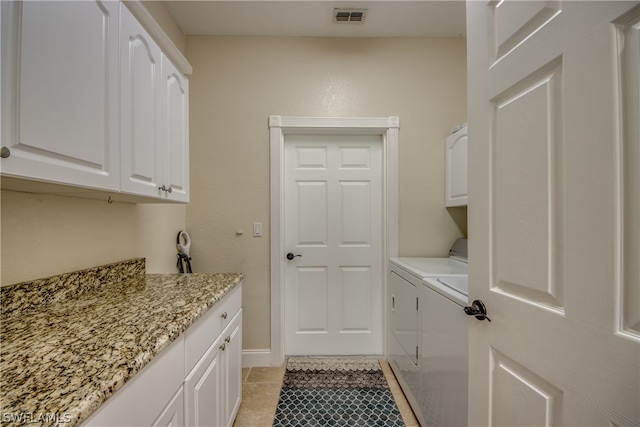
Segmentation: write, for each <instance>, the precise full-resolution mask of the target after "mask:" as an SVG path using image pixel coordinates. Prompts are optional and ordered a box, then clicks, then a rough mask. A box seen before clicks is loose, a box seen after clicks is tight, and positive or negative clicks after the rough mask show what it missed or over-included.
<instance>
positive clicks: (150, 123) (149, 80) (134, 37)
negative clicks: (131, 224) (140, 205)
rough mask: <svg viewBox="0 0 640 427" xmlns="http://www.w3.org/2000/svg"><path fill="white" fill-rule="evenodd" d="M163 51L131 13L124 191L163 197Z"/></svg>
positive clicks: (126, 35)
mask: <svg viewBox="0 0 640 427" xmlns="http://www.w3.org/2000/svg"><path fill="white" fill-rule="evenodd" d="M161 55H162V53H161V51H160V48H159V47H158V45H157V44H156V43H155V42H154V41H153V39H152V38H151V37H150V36H149V35H148V34H147V32H146V31H145V29H144V28H143V27H142V25H141V24H140V23H139V22H138V21H137V20H136V19H135V18H134V17H133V15H132V14H131V12H129V10H128V9H127V8H126V7H124V6H122V15H121V26H120V70H121V74H120V90H121V92H120V102H121V106H120V113H121V132H120V136H121V144H122V190H123V191H126V192H128V193H134V194H145V195H147V196H159V195H160V194H161V193H160V190H159V189H158V188H159V187H160V186H161V184H160V175H161V173H162V157H161V154H162V152H161V150H160V149H159V145H160V141H161V138H160V130H161V129H160V119H161V117H160V89H161V85H160V61H161Z"/></svg>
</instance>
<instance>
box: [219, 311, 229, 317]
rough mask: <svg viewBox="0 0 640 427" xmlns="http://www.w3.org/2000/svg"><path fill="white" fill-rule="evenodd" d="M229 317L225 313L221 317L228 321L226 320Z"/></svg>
mask: <svg viewBox="0 0 640 427" xmlns="http://www.w3.org/2000/svg"><path fill="white" fill-rule="evenodd" d="M227 316H228V315H227V312H226V311H225V312H224V313H222V315H221V316H220V317H222V318H223V319H226V318H227Z"/></svg>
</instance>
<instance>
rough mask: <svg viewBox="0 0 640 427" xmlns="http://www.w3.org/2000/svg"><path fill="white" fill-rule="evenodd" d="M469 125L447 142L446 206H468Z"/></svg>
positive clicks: (451, 136)
mask: <svg viewBox="0 0 640 427" xmlns="http://www.w3.org/2000/svg"><path fill="white" fill-rule="evenodd" d="M467 148H468V137H467V125H464V126H462V127H461V128H460V129H458V130H457V131H455V132H453V133H452V134H451V135H449V136H448V137H447V140H446V150H447V151H446V156H445V157H446V189H445V206H447V207H449V206H467V186H468V182H467Z"/></svg>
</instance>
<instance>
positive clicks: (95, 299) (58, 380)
mask: <svg viewBox="0 0 640 427" xmlns="http://www.w3.org/2000/svg"><path fill="white" fill-rule="evenodd" d="M243 277H244V276H243V275H242V274H241V273H229V274H199V273H195V274H185V275H180V274H160V275H145V274H144V260H143V259H136V260H129V261H126V262H123V263H116V264H112V265H109V266H102V267H96V268H94V269H88V270H83V271H81V272H75V273H70V274H66V275H61V276H56V277H54V278H48V279H43V280H38V281H34V282H28V283H23V284H17V285H12V286H8V287H3V288H2V289H1V296H2V304H1V311H2V318H1V325H0V326H1V328H0V329H1V330H0V372H1V380H0V423H2V425H24V424H27V423H29V424H33V425H65V426H74V425H77V424H79V423H80V422H81V421H82V420H84V419H86V418H87V417H88V416H89V415H90V414H91V413H92V412H93V411H95V410H96V409H97V408H98V407H99V406H100V405H101V404H102V403H103V402H104V401H105V400H106V399H107V398H108V397H109V396H111V395H112V394H113V393H114V392H116V391H117V390H119V389H120V388H121V387H122V386H123V385H124V384H125V382H127V381H128V380H129V379H131V378H132V377H133V376H134V375H135V374H136V373H137V372H138V371H140V369H142V368H143V367H144V366H145V365H146V364H147V363H149V361H150V360H152V359H153V357H154V356H156V355H157V354H158V353H159V352H160V351H162V350H163V349H164V348H165V347H167V346H168V345H169V344H170V343H171V342H172V341H173V340H175V339H176V338H177V337H178V336H179V335H180V334H181V333H182V332H184V331H185V330H186V329H187V328H188V327H189V326H190V325H191V324H193V323H194V322H195V321H196V320H197V319H198V318H200V317H201V316H202V315H203V314H204V313H205V312H206V311H207V310H209V309H210V308H211V307H212V306H213V305H214V304H215V303H216V302H217V301H219V300H220V299H222V297H223V296H224V295H226V294H227V293H228V292H229V291H230V290H231V289H233V287H234V286H235V285H236V284H238V283H239V282H240V281H241V280H242V279H243Z"/></svg>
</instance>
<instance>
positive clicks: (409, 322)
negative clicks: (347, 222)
mask: <svg viewBox="0 0 640 427" xmlns="http://www.w3.org/2000/svg"><path fill="white" fill-rule="evenodd" d="M449 255H450V256H449V258H392V259H390V260H389V281H388V292H389V295H388V301H389V316H388V319H389V323H388V325H389V327H388V339H387V343H388V344H387V357H388V360H389V364H390V365H391V367H392V369H393V371H394V373H395V375H396V377H397V378H398V380H399V382H400V385H401V386H402V388H403V391H404V393H405V395H406V396H407V400H408V401H409V403H410V404H411V407H412V409H413V411H414V413H415V414H416V417H417V418H418V421H420V423H421V424H422V425H432V422H431V421H433V420H432V417H431V415H427V412H428V413H430V414H432V413H433V411H434V408H427V407H426V406H425V405H427V404H428V405H431V404H433V402H434V401H433V399H429V397H435V394H434V393H433V389H431V391H430V395H429V397H427V396H425V392H426V391H427V390H429V383H428V381H429V380H428V378H427V377H426V375H428V373H429V372H432V371H433V369H432V368H433V366H432V365H431V362H432V361H433V357H431V353H430V351H431V350H432V344H431V343H430V341H431V338H432V335H433V332H431V329H429V328H430V327H431V326H433V327H436V326H437V325H438V324H440V323H442V322H446V321H447V320H445V319H440V320H438V321H436V322H435V323H434V324H433V325H431V324H430V322H431V320H430V319H432V318H433V317H434V316H436V313H437V311H438V310H440V309H441V308H444V309H445V310H446V311H448V312H451V313H453V311H452V309H451V307H450V304H451V299H450V298H449V299H447V297H446V295H443V294H442V293H438V294H436V293H435V292H434V291H433V290H432V289H431V288H430V287H429V285H428V283H427V282H426V281H425V280H436V281H437V280H438V279H440V280H445V279H452V280H458V279H461V280H467V277H468V275H467V240H466V239H458V240H456V242H455V243H454V245H453V246H452V248H451V250H450V251H449ZM436 283H439V282H436ZM440 285H441V286H443V287H445V288H446V286H445V285H444V284H442V283H440ZM447 289H449V290H451V288H447ZM456 292H457V291H456ZM443 293H444V294H446V291H444V292H443ZM457 309H458V310H459V311H460V313H459V314H460V315H461V316H462V317H463V318H465V317H466V316H465V314H464V311H463V309H462V307H458V308H457ZM455 317H456V318H457V317H458V316H457V313H456V315H455ZM456 321H458V322H459V319H456ZM465 321H466V320H465ZM425 322H427V323H429V325H426V324H425ZM458 329H459V328H458ZM464 333H465V334H466V326H465V328H464ZM464 345H465V346H466V345H467V343H466V340H465V341H464ZM466 386H467V384H466V383H465V384H464V387H465V389H466ZM466 398H467V397H466V392H465V393H464V399H465V407H464V414H463V415H464V417H465V420H466ZM452 403H453V404H455V403H456V402H455V401H454V402H452ZM457 410H458V412H459V411H460V408H457ZM439 418H440V417H439ZM427 420H429V421H430V422H428V421H427ZM465 424H466V422H465ZM440 425H446V424H440ZM452 425H455V424H452Z"/></svg>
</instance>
